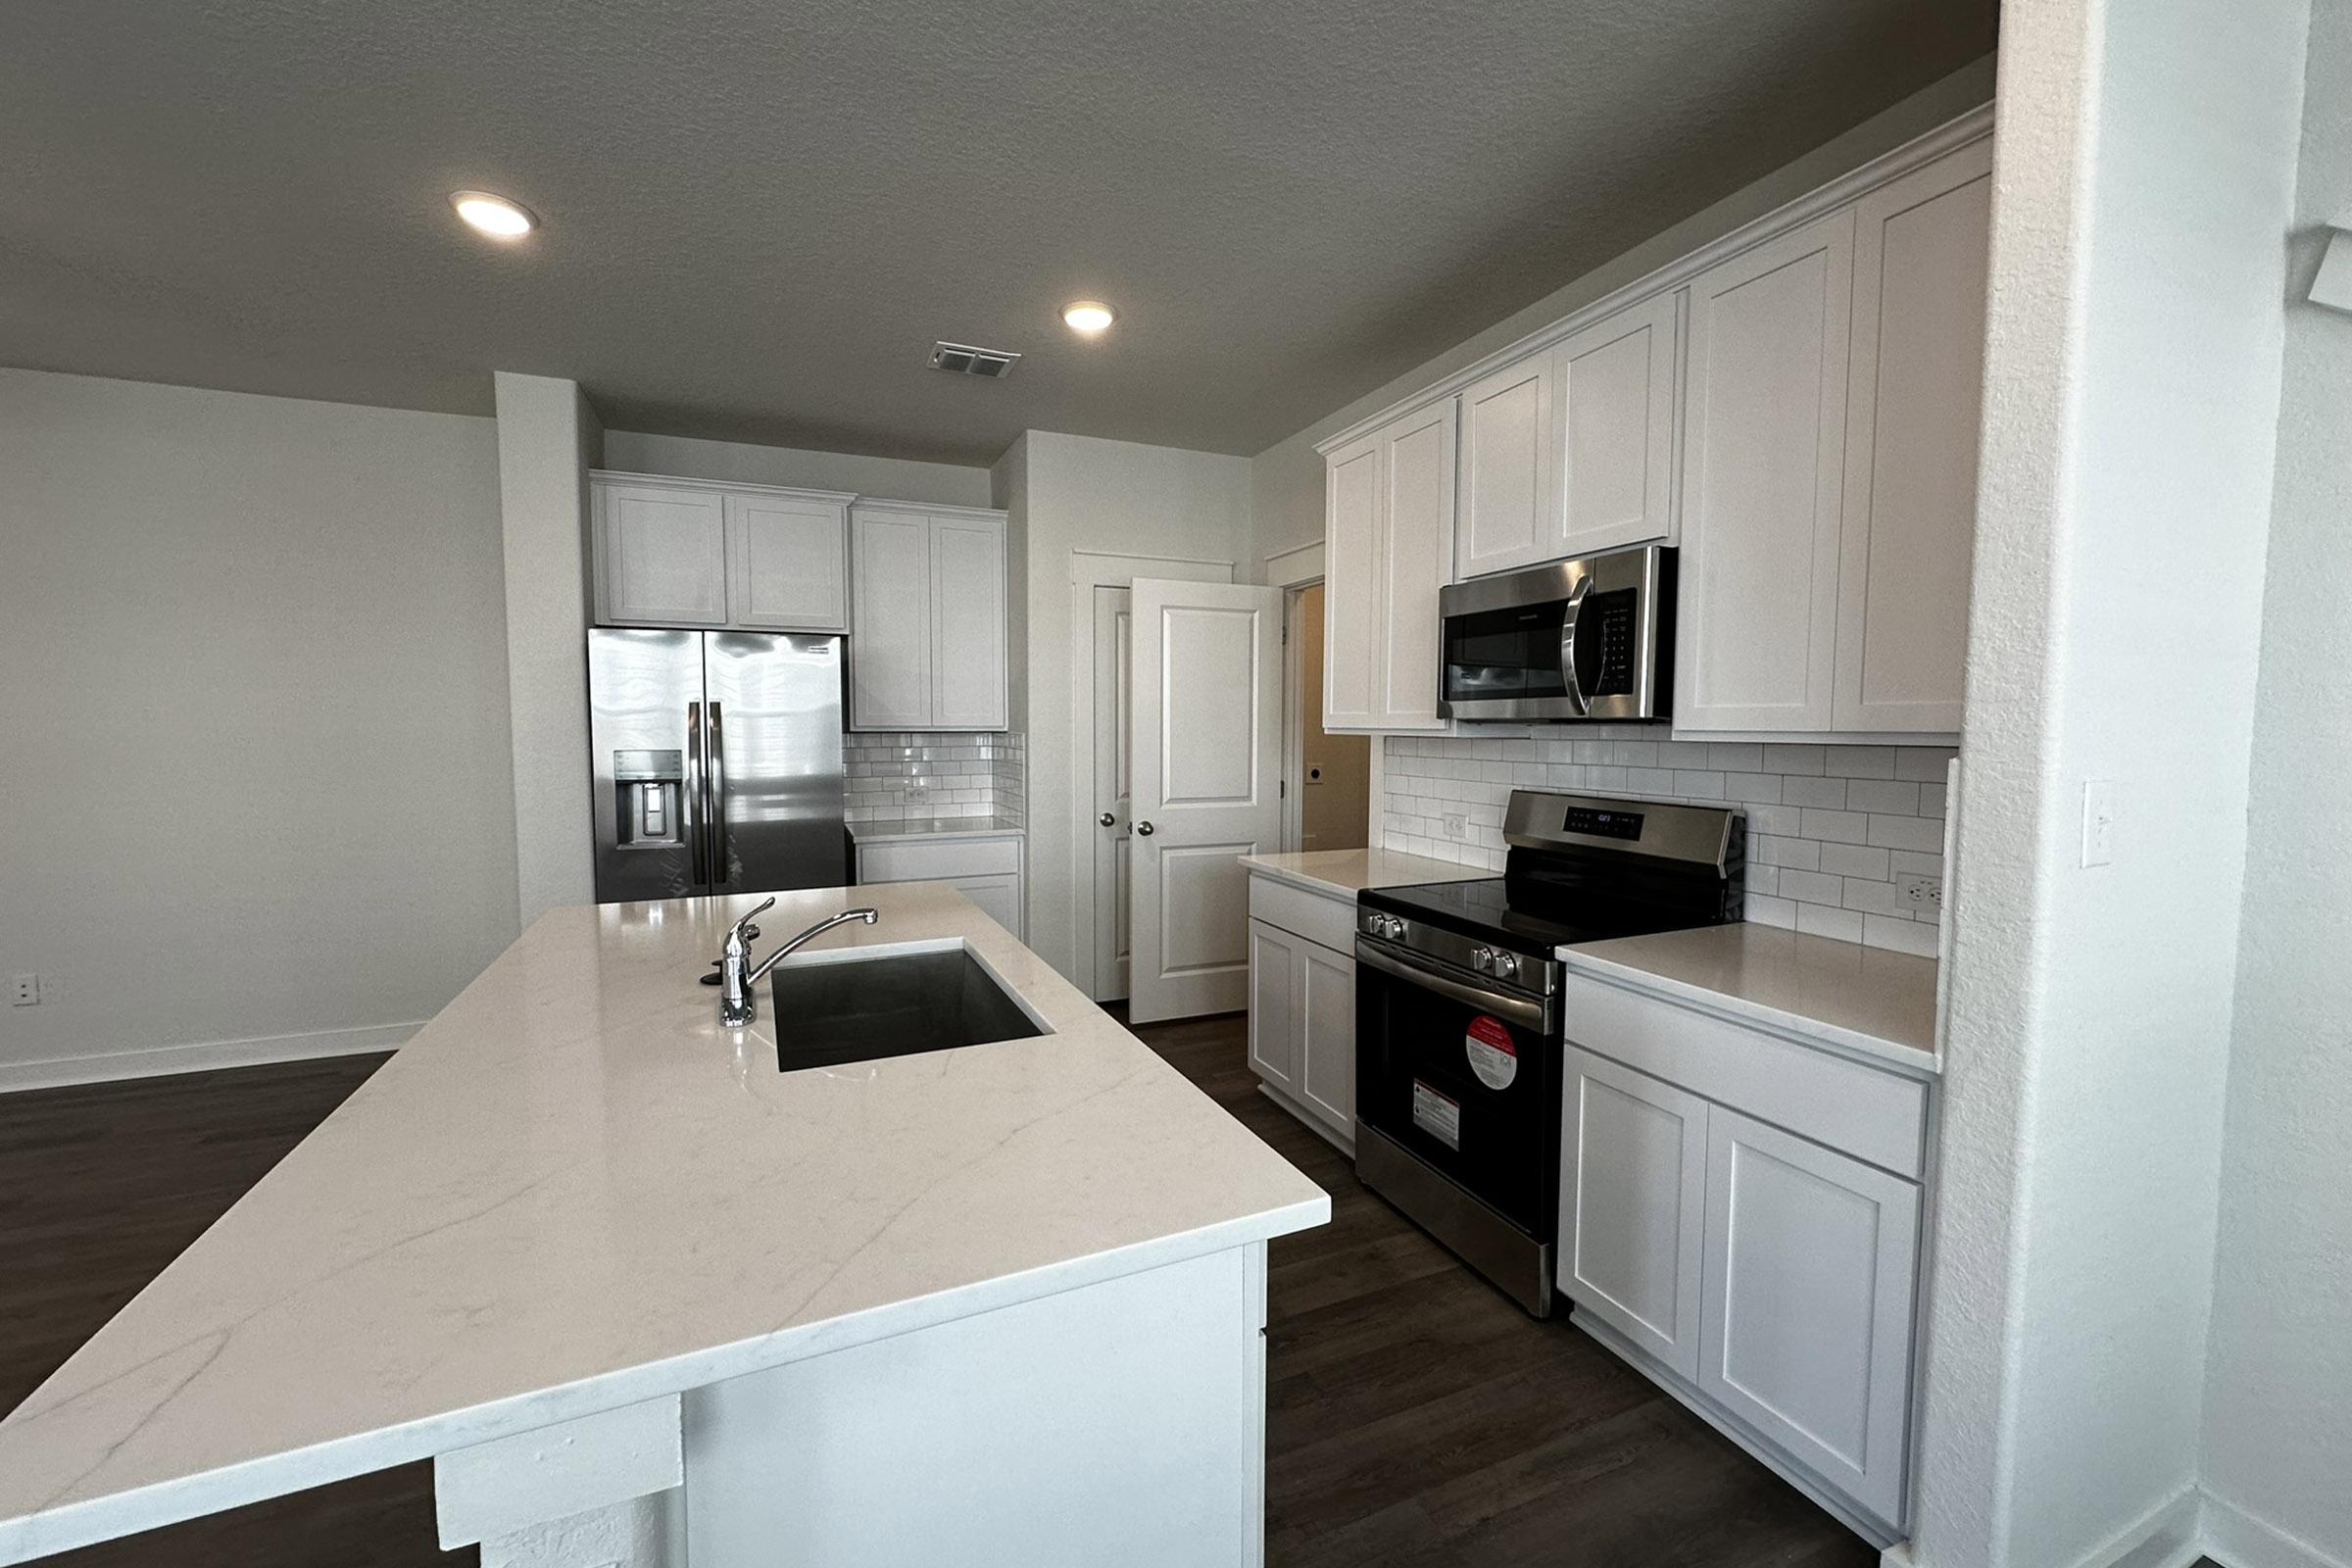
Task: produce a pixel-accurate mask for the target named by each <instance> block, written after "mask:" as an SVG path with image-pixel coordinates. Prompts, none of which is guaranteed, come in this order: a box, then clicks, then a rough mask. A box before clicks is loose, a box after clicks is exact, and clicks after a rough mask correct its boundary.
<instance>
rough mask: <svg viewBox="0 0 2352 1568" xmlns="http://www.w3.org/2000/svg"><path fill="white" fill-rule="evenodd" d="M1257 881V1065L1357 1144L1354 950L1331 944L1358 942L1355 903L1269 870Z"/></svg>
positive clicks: (1253, 946) (1310, 1115)
mask: <svg viewBox="0 0 2352 1568" xmlns="http://www.w3.org/2000/svg"><path fill="white" fill-rule="evenodd" d="M1269 916H1272V918H1269ZM1276 920H1282V921H1284V922H1285V923H1283V924H1276V923H1275V921H1276ZM1354 923H1355V906H1354V905H1353V904H1351V903H1349V904H1342V903H1340V902H1339V901H1338V900H1336V899H1323V898H1319V897H1318V896H1316V895H1314V894H1310V893H1305V892H1302V891H1300V890H1299V888H1298V887H1296V886H1295V885H1289V884H1281V883H1273V882H1270V881H1269V879H1267V878H1264V877H1257V876H1253V877H1251V878H1250V1070H1251V1071H1253V1072H1255V1073H1256V1074H1257V1076H1258V1081H1259V1082H1260V1083H1262V1084H1264V1085H1265V1087H1266V1089H1267V1091H1268V1093H1269V1094H1270V1095H1271V1097H1272V1098H1273V1099H1274V1101H1275V1102H1276V1103H1279V1104H1280V1105H1282V1106H1283V1108H1285V1109H1286V1110H1289V1111H1290V1112H1292V1113H1293V1114H1294V1115H1296V1116H1298V1117H1299V1119H1300V1120H1301V1121H1304V1122H1305V1123H1306V1124H1307V1125H1308V1126H1310V1127H1313V1128H1314V1129H1315V1130H1316V1131H1317V1132H1320V1133H1322V1134H1323V1135H1324V1136H1325V1137H1327V1138H1329V1139H1331V1140H1332V1141H1333V1142H1334V1143H1336V1144H1338V1145H1340V1146H1341V1147H1342V1148H1344V1149H1347V1150H1349V1151H1353V1149H1354V1148H1355V957H1354V956H1353V955H1352V954H1351V953H1348V952H1344V951H1342V950H1341V949H1340V948H1338V947H1334V946H1332V945H1331V943H1332V942H1333V941H1334V940H1345V941H1346V942H1347V943H1348V945H1350V946H1352V944H1353V940H1354V939H1353V931H1354ZM1300 926H1305V927H1308V928H1309V932H1308V933H1304V934H1302V933H1301V932H1300V931H1299V929H1298V927H1300Z"/></svg>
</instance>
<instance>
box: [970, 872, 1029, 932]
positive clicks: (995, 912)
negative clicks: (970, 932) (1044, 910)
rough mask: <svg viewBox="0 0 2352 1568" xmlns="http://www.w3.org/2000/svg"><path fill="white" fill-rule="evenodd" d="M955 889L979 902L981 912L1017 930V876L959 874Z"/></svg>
mask: <svg viewBox="0 0 2352 1568" xmlns="http://www.w3.org/2000/svg"><path fill="white" fill-rule="evenodd" d="M953 885H954V887H955V889H956V892H958V893H960V894H962V895H963V896H964V897H965V898H967V899H969V900H971V901H972V902H973V903H974V904H977V905H978V906H980V908H981V912H983V913H984V914H986V915H987V916H988V917H989V918H990V919H992V920H994V921H996V922H997V924H999V925H1001V926H1003V927H1004V928H1005V930H1007V931H1009V932H1011V933H1012V934H1013V935H1014V936H1016V937H1018V936H1020V935H1022V931H1021V879H1020V878H1019V877H1018V876H960V877H957V878H956V879H955V882H954V884H953Z"/></svg>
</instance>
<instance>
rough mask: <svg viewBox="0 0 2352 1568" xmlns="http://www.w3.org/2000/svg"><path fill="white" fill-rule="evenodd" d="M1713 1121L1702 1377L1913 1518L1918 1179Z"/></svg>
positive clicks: (1769, 1433)
mask: <svg viewBox="0 0 2352 1568" xmlns="http://www.w3.org/2000/svg"><path fill="white" fill-rule="evenodd" d="M1707 1124H1708V1134H1707V1144H1708V1149H1707V1222H1706V1239H1707V1240H1706V1261H1705V1265H1704V1266H1705V1271H1706V1310H1705V1317H1704V1322H1703V1324H1702V1326H1701V1329H1700V1338H1701V1348H1702V1353H1701V1355H1700V1357H1699V1369H1698V1386H1699V1388H1700V1390H1701V1391H1702V1392H1704V1393H1705V1394H1706V1395H1708V1396H1709V1397H1712V1398H1713V1399H1715V1400H1716V1401H1717V1402H1719V1403H1720V1404H1722V1405H1723V1406H1724V1408H1726V1409H1727V1410H1729V1411H1731V1412H1732V1413H1733V1414H1734V1415H1736V1416H1738V1417H1739V1418H1740V1420H1742V1421H1745V1422H1746V1423H1748V1425H1750V1426H1751V1427H1753V1428H1755V1429H1756V1430H1757V1431H1758V1432H1760V1433H1762V1434H1763V1435H1764V1437H1765V1438H1767V1439H1768V1440H1770V1441H1771V1442H1772V1443H1774V1444H1775V1445H1777V1446H1780V1447H1781V1448H1782V1449H1784V1450H1786V1451H1787V1452H1788V1453H1789V1454H1790V1455H1791V1456H1792V1457H1794V1458H1796V1459H1797V1460H1799V1461H1800V1462H1802V1463H1803V1464H1804V1465H1805V1466H1807V1467H1808V1468H1809V1469H1811V1470H1813V1471H1814V1472H1816V1473H1817V1474H1819V1475H1820V1476H1821V1477H1822V1478H1823V1479H1824V1480H1826V1481H1828V1482H1829V1483H1830V1484H1831V1485H1833V1486H1834V1487H1836V1488H1837V1489H1838V1491H1840V1492H1842V1493H1844V1494H1845V1495H1848V1496H1850V1497H1852V1498H1853V1499H1854V1500H1855V1501H1856V1502H1858V1503H1860V1504H1861V1505H1862V1506H1863V1507H1864V1508H1866V1509H1868V1510H1869V1511H1870V1512H1871V1513H1873V1514H1875V1515H1877V1516H1878V1517H1879V1518H1880V1519H1882V1520H1885V1521H1886V1522H1887V1524H1889V1525H1895V1526H1899V1525H1901V1524H1902V1523H1903V1517H1902V1516H1903V1499H1904V1492H1903V1464H1904V1459H1905V1456H1906V1449H1907V1447H1908V1441H1907V1434H1908V1430H1909V1420H1910V1402H1911V1318H1912V1283H1913V1270H1914V1267H1915V1265H1916V1263H1917V1260H1918V1253H1919V1189H1918V1187H1916V1186H1914V1185H1913V1184H1912V1183H1910V1182H1907V1181H1904V1180H1902V1179H1901V1178H1900V1177H1897V1176H1890V1175H1888V1174H1887V1172H1885V1171H1883V1170H1880V1169H1878V1168H1877V1167H1875V1166H1871V1165H1865V1164H1863V1163H1862V1162H1861V1161H1859V1160H1855V1159H1848V1158H1847V1157H1846V1156H1845V1155H1843V1154H1838V1153H1834V1152H1831V1151H1829V1150H1827V1149H1824V1148H1822V1147H1821V1146H1820V1145H1818V1144H1813V1143H1808V1142H1807V1141H1805V1140H1804V1139H1802V1138H1798V1137H1796V1136H1795V1135H1793V1134H1791V1133H1785V1132H1782V1131H1781V1130H1780V1129H1779V1128H1777V1127H1768V1126H1766V1125H1765V1124H1764V1123H1762V1122H1759V1121H1753V1120H1750V1119H1749V1118H1747V1117H1745V1116H1742V1115H1740V1113H1739V1112H1737V1111H1732V1110H1726V1109H1725V1108H1724V1107H1722V1106H1721V1105H1715V1106H1711V1107H1710V1108H1709V1111H1708V1118H1707Z"/></svg>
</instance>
